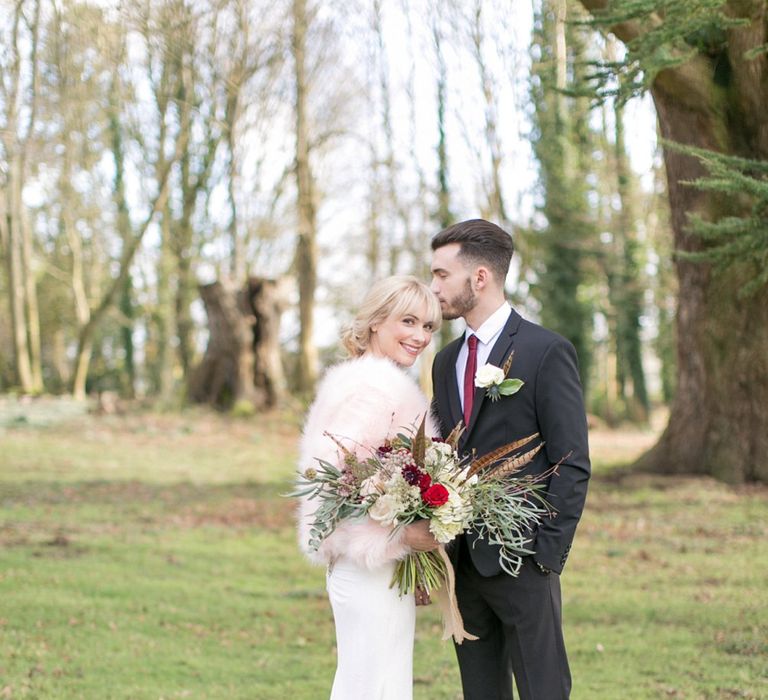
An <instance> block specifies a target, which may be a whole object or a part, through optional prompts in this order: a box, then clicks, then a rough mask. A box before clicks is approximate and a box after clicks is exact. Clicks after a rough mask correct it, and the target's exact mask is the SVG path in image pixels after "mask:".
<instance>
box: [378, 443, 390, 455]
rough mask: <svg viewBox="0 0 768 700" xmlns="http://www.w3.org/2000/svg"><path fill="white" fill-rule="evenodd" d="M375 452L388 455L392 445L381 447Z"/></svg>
mask: <svg viewBox="0 0 768 700" xmlns="http://www.w3.org/2000/svg"><path fill="white" fill-rule="evenodd" d="M376 452H378V453H379V454H382V455H388V454H389V453H390V452H392V445H381V447H377V448H376Z"/></svg>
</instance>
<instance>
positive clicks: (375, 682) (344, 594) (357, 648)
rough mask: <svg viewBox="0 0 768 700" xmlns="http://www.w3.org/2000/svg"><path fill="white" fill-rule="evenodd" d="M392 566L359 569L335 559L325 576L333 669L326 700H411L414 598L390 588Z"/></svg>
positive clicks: (344, 559)
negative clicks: (335, 663) (333, 644)
mask: <svg viewBox="0 0 768 700" xmlns="http://www.w3.org/2000/svg"><path fill="white" fill-rule="evenodd" d="M394 569H395V562H394V561H393V562H389V563H387V564H384V565H382V566H379V567H377V568H375V569H371V570H369V569H364V568H362V567H361V566H359V565H358V564H355V563H354V562H353V561H351V560H349V559H346V558H345V557H340V558H339V559H338V560H337V561H336V562H335V564H334V565H333V566H332V567H330V569H329V572H328V577H327V586H328V597H329V598H330V601H331V607H332V608H333V617H334V620H335V621H336V645H337V656H338V660H339V661H338V666H337V667H336V677H335V678H334V681H333V690H332V691H331V700H411V698H412V697H413V636H414V628H415V624H416V603H415V600H414V596H413V595H412V594H411V595H404V596H403V597H402V598H401V597H400V595H399V594H398V592H397V586H395V587H394V588H390V587H389V584H390V581H391V580H392V574H393V572H394Z"/></svg>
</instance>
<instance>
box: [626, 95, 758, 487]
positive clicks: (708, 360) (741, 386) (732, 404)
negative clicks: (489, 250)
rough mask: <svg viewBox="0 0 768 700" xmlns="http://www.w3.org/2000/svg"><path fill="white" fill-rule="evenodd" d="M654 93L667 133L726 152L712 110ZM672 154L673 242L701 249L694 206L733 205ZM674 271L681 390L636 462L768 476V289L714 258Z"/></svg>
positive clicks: (694, 164) (693, 165) (668, 157)
mask: <svg viewBox="0 0 768 700" xmlns="http://www.w3.org/2000/svg"><path fill="white" fill-rule="evenodd" d="M652 94H653V98H654V103H655V105H656V109H657V112H658V116H659V126H660V130H661V134H662V136H663V137H664V138H666V139H669V140H671V141H676V142H679V143H686V144H691V145H694V146H699V147H702V148H708V149H712V150H723V149H722V145H723V144H722V143H721V142H720V141H719V139H718V134H719V133H722V132H721V131H720V126H721V124H720V123H719V121H718V120H716V119H713V116H714V115H713V114H712V113H710V114H707V113H706V111H705V110H695V111H694V110H691V108H690V105H687V104H684V103H683V102H682V101H681V100H680V99H679V98H678V96H677V95H676V94H675V93H674V92H669V91H667V90H665V89H663V88H662V87H660V86H655V87H654V89H653V91H652ZM733 150H735V149H733V147H731V150H730V152H733ZM752 155H753V157H754V155H755V154H754V152H753V154H752ZM762 155H763V157H765V156H766V155H768V154H762ZM664 162H665V166H666V172H667V181H668V187H669V203H670V208H671V213H672V229H673V233H674V240H675V250H678V251H680V250H683V251H686V250H698V249H700V246H701V242H700V240H699V239H698V238H696V237H693V236H692V235H691V234H689V233H688V232H687V215H688V213H689V212H711V216H712V217H713V218H714V217H718V215H720V216H722V215H723V214H726V213H730V212H728V210H727V209H726V207H725V206H724V203H722V202H716V201H714V198H713V197H712V195H711V194H710V193H704V192H701V191H699V190H696V189H695V188H692V187H690V186H688V185H685V184H684V183H685V182H690V181H692V180H694V179H696V178H697V177H700V176H702V175H703V174H704V173H703V171H702V167H701V165H700V164H699V162H698V161H696V160H695V159H694V158H692V157H690V156H685V155H683V154H681V153H678V152H676V151H673V150H670V149H665V153H664ZM713 207H714V208H715V211H713ZM717 209H719V210H720V211H719V212H718V211H716V210H717ZM676 270H677V278H678V286H679V302H678V314H677V338H678V352H677V362H678V369H677V388H676V393H675V398H674V400H673V402H672V406H671V411H670V417H669V424H668V426H667V428H666V430H665V431H664V433H663V435H662V436H661V438H660V440H659V442H658V444H657V445H656V446H655V447H654V448H652V449H651V450H650V451H649V452H648V453H647V454H646V455H644V456H643V457H642V458H641V459H640V460H639V462H638V466H639V467H640V468H644V469H648V470H652V471H658V472H664V473H694V474H706V475H710V476H714V477H715V478H718V479H721V480H724V481H730V482H735V483H738V482H743V481H762V482H768V411H766V408H765V407H766V406H768V352H766V348H768V288H765V287H764V288H763V289H761V290H760V291H758V292H757V293H756V294H755V295H754V296H752V297H748V298H745V299H740V298H739V296H738V292H739V289H740V288H741V286H742V285H743V284H744V281H745V277H744V275H745V272H746V271H745V270H744V269H739V267H738V266H736V267H733V268H731V269H729V270H727V271H725V272H722V273H714V272H713V271H712V270H711V268H710V266H709V265H706V264H703V263H694V262H690V261H686V260H682V259H680V258H678V259H677V261H676Z"/></svg>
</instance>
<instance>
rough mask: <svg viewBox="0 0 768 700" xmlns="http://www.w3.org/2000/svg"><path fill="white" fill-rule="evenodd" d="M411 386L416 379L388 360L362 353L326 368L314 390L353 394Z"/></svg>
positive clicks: (409, 387)
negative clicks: (360, 355)
mask: <svg viewBox="0 0 768 700" xmlns="http://www.w3.org/2000/svg"><path fill="white" fill-rule="evenodd" d="M414 388H417V384H416V382H415V381H414V380H413V379H411V377H409V376H408V375H407V374H406V373H405V372H404V371H403V370H402V369H401V368H399V367H398V366H397V365H396V364H395V363H394V362H392V361H391V360H388V359H387V358H385V357H375V356H372V355H363V356H362V357H356V358H352V359H349V360H345V361H343V362H340V363H338V364H336V365H333V366H332V367H330V368H329V369H328V370H327V371H326V373H325V375H324V377H323V379H322V381H321V383H320V386H319V388H318V393H320V392H321V391H323V390H328V391H332V392H333V393H335V394H338V393H343V392H344V391H345V390H346V391H350V392H355V393H356V392H359V391H361V390H369V391H370V390H373V391H377V392H379V391H380V392H383V393H387V394H390V393H393V392H394V393H397V392H398V391H404V390H411V389H414Z"/></svg>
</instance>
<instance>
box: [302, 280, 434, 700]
mask: <svg viewBox="0 0 768 700" xmlns="http://www.w3.org/2000/svg"><path fill="white" fill-rule="evenodd" d="M441 318H442V317H441V312H440V304H439V302H438V301H437V298H436V297H435V296H434V295H433V294H432V292H431V291H430V289H429V288H428V287H427V286H426V285H425V284H422V283H421V282H419V281H418V280H417V279H416V278H415V277H406V276H394V277H388V278H386V279H383V280H381V281H379V282H377V283H376V284H375V285H374V286H373V287H372V288H371V290H370V291H369V292H368V294H367V295H366V296H365V298H364V299H363V301H362V303H361V305H360V310H359V312H358V314H357V316H356V318H355V320H354V321H353V323H352V324H351V326H350V327H349V328H347V329H346V330H345V331H344V332H343V334H342V342H343V344H344V347H345V348H346V350H347V353H348V355H349V359H347V360H346V361H344V362H341V363H340V364H338V365H336V366H334V367H332V368H331V369H330V370H329V371H328V372H327V373H326V375H325V377H324V378H323V380H322V382H321V383H320V385H319V387H318V391H317V396H316V398H315V401H314V403H313V404H312V406H311V408H310V409H309V413H308V415H307V419H306V423H305V426H304V432H303V436H302V440H301V448H300V457H299V459H300V462H299V467H300V469H301V471H302V472H303V471H305V470H306V469H307V468H309V467H311V466H313V465H316V464H317V460H318V459H322V460H326V461H328V462H332V463H336V464H338V462H339V450H338V447H337V445H336V444H335V443H334V442H333V440H331V438H330V437H328V435H326V434H325V433H330V434H331V435H333V436H334V437H336V438H337V439H340V440H341V442H342V443H343V444H344V445H345V446H346V447H347V448H349V449H350V450H352V451H353V452H355V453H356V454H358V455H361V456H365V455H367V454H370V450H371V449H375V448H376V447H378V446H380V445H381V444H382V443H383V442H384V441H385V439H387V438H391V437H394V436H395V434H396V433H398V432H402V431H403V429H404V428H406V429H407V428H410V427H412V426H416V425H418V423H419V422H420V421H421V419H422V417H423V416H424V415H425V414H426V415H427V428H428V431H431V432H429V434H432V435H436V434H437V431H436V430H435V429H434V426H433V425H432V423H431V419H430V417H429V415H428V412H429V401H428V400H427V398H426V396H425V395H424V394H423V393H422V392H421V391H420V390H419V387H418V386H417V385H416V383H415V382H414V380H413V379H411V377H409V376H408V375H407V374H406V373H405V371H404V370H405V369H406V368H408V367H410V366H411V365H413V363H414V362H415V361H416V358H417V357H418V356H419V355H420V354H421V352H422V351H423V350H424V349H425V348H426V347H427V345H428V344H429V342H430V340H431V338H432V333H433V332H434V331H435V330H436V329H437V328H438V326H439V325H440V322H441ZM314 510H315V501H314V500H309V499H304V500H302V501H301V504H300V508H299V540H300V544H301V547H302V549H303V550H304V551H305V553H307V555H308V556H309V557H310V559H312V560H313V561H315V562H316V563H322V564H327V565H328V574H327V589H328V597H329V598H330V601H331V607H332V608H333V617H334V621H335V624H336V647H337V657H338V659H337V667H336V676H335V678H334V681H333V690H332V692H331V700H361V698H365V699H366V700H409V699H410V698H411V697H412V685H413V682H412V676H413V637H414V626H415V604H416V602H415V599H414V596H413V595H408V596H403V597H402V598H401V597H400V596H399V594H398V592H397V590H396V588H395V589H392V588H390V581H391V580H392V574H393V572H394V567H395V563H396V561H397V560H398V559H400V558H402V557H404V556H406V555H407V554H409V553H410V552H411V551H429V550H432V549H435V548H436V547H437V546H438V543H437V542H436V541H435V539H434V538H433V537H432V535H431V533H430V532H429V530H428V523H427V521H426V520H422V521H418V522H415V523H413V524H411V525H408V526H406V527H404V528H401V529H400V530H399V531H398V532H397V533H395V534H394V535H393V533H392V530H391V529H389V528H385V527H382V526H381V525H379V524H378V523H377V522H374V521H373V520H371V519H370V518H369V517H368V516H365V517H364V518H362V519H357V520H346V521H343V522H342V523H340V524H339V525H338V526H337V528H336V530H335V531H334V532H333V534H332V535H330V536H329V537H328V538H326V539H325V540H324V541H323V544H322V545H321V546H320V548H319V549H318V551H317V552H312V551H310V548H309V530H310V522H311V520H312V515H313V513H314Z"/></svg>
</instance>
